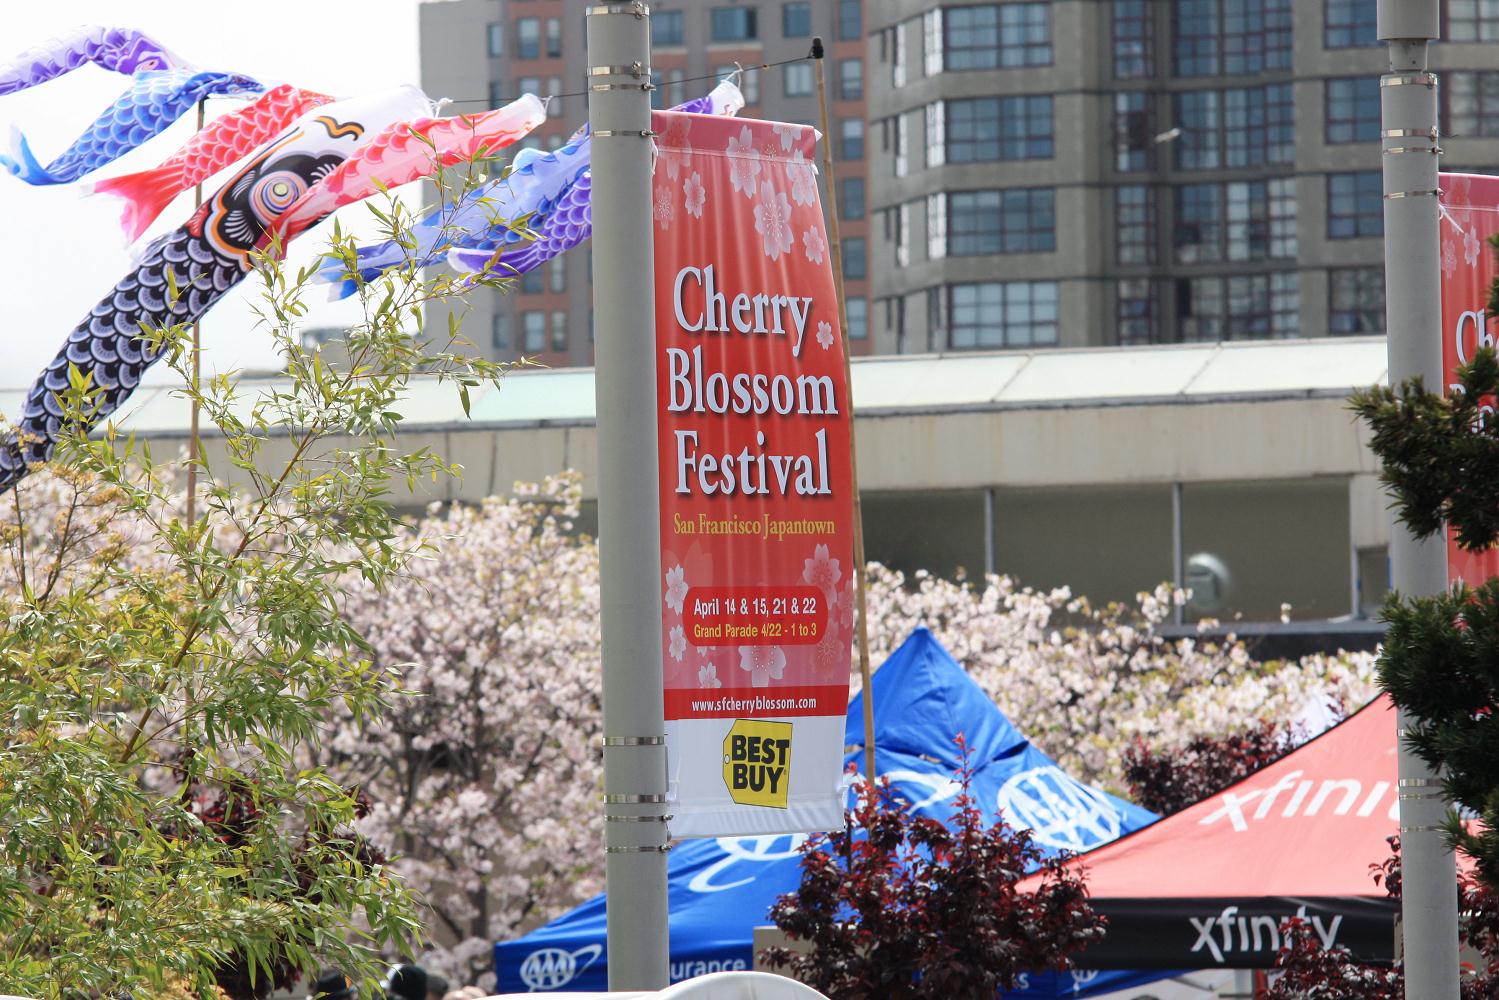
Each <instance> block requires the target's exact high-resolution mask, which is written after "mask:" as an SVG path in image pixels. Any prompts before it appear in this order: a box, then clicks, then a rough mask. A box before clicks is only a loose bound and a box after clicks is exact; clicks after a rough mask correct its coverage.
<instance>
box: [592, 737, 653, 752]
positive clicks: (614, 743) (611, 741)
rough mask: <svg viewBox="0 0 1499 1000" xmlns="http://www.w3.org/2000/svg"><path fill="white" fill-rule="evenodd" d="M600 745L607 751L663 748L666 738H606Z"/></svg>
mask: <svg viewBox="0 0 1499 1000" xmlns="http://www.w3.org/2000/svg"><path fill="white" fill-rule="evenodd" d="M599 745H600V746H602V747H603V748H604V749H605V750H612V749H614V748H615V747H661V746H665V745H666V737H665V736H605V737H604V738H603V739H602V740H600V742H599Z"/></svg>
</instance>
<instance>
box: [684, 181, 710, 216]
mask: <svg viewBox="0 0 1499 1000" xmlns="http://www.w3.org/2000/svg"><path fill="white" fill-rule="evenodd" d="M682 192H683V194H685V195H686V196H687V201H686V208H687V214H688V215H690V216H692V217H693V218H694V219H701V218H702V217H703V204H704V202H706V201H707V200H708V192H707V190H706V189H705V188H704V187H703V178H702V176H701V175H699V174H698V172H697V171H696V170H694V171H693V172H692V175H691V176H690V177H688V178H687V180H686V181H685V182H684V183H683V184H682Z"/></svg>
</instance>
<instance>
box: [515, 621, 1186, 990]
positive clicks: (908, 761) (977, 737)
mask: <svg viewBox="0 0 1499 1000" xmlns="http://www.w3.org/2000/svg"><path fill="white" fill-rule="evenodd" d="M873 687H874V705H875V734H876V744H875V749H876V755H877V756H876V767H877V769H878V770H879V772H880V774H881V775H882V776H884V777H888V778H889V779H890V783H891V785H892V787H893V788H894V789H895V790H896V792H897V794H899V795H901V796H902V797H903V798H905V799H907V800H908V801H909V802H910V803H911V805H912V808H913V809H914V810H915V811H916V812H917V813H919V814H921V815H925V816H930V817H932V818H934V819H938V820H941V821H943V822H947V821H949V820H950V819H951V811H952V809H951V804H950V801H949V800H951V799H952V797H953V796H954V795H956V794H957V792H958V785H957V782H956V781H955V780H954V771H955V770H956V768H957V766H958V764H959V752H958V747H957V745H956V744H955V743H954V738H955V737H956V736H957V735H958V734H959V733H961V734H963V736H964V739H965V741H966V742H967V745H968V748H969V751H970V765H971V766H972V767H974V769H975V771H974V777H973V782H972V788H971V791H972V794H973V796H974V798H975V799H976V800H977V801H978V803H979V804H980V805H981V806H982V807H983V808H985V809H986V810H989V811H991V812H992V811H993V810H995V809H999V810H1002V811H1003V812H1004V815H1005V818H1006V821H1007V822H1008V823H1010V824H1011V825H1012V826H1029V827H1030V828H1031V829H1032V830H1033V831H1034V833H1035V836H1036V840H1037V843H1038V844H1039V845H1040V846H1041V847H1043V848H1044V849H1045V850H1047V851H1048V852H1052V853H1054V852H1056V851H1060V850H1070V851H1084V850H1087V849H1088V848H1090V847H1096V846H1098V845H1099V844H1103V843H1107V842H1108V841H1111V840H1113V839H1114V838H1116V837H1118V836H1120V835H1121V834H1125V833H1129V832H1131V831H1133V830H1137V829H1139V828H1140V827H1143V826H1146V825H1147V824H1149V823H1151V822H1153V821H1154V820H1155V819H1156V816H1155V814H1153V813H1151V812H1148V811H1147V810H1145V809H1141V808H1140V807H1139V806H1135V805H1132V804H1130V803H1128V802H1124V801H1122V800H1121V799H1117V798H1115V797H1114V796H1112V795H1109V794H1107V793H1105V792H1102V791H1099V790H1098V789H1095V788H1091V787H1089V786H1087V785H1084V784H1082V783H1080V782H1078V781H1075V780H1073V779H1072V778H1070V777H1068V776H1067V775H1066V774H1064V773H1063V772H1062V771H1061V770H1060V769H1059V768H1058V767H1057V766H1056V763H1055V762H1054V761H1052V760H1051V758H1049V757H1047V756H1046V755H1045V754H1044V753H1042V752H1041V751H1040V750H1038V749H1036V748H1035V747H1034V746H1032V745H1031V744H1030V742H1029V741H1028V740H1027V739H1026V738H1025V737H1024V736H1022V735H1021V734H1020V733H1019V732H1018V731H1017V730H1016V729H1015V727H1014V726H1012V725H1011V724H1010V721H1009V720H1008V719H1006V718H1005V716H1004V714H1003V713H1001V712H1000V711H999V709H998V708H996V707H995V705H994V703H993V702H991V701H990V700H989V698H988V696H986V695H985V694H984V692H983V691H982V690H981V689H980V688H979V686H978V685H977V684H975V683H974V682H973V680H972V678H970V677H969V676H968V674H967V673H965V672H964V670H963V669H962V668H961V667H959V666H958V664H957V663H956V662H955V661H954V660H953V658H952V657H951V656H950V655H949V654H948V652H947V650H945V649H943V648H942V646H941V644H940V643H938V642H937V640H936V639H935V638H933V636H932V634H931V633H930V632H928V631H927V630H926V629H924V628H923V629H917V630H916V631H915V632H913V633H912V634H911V636H910V638H908V639H907V640H906V641H905V643H904V644H902V645H901V647H900V649H898V650H896V651H895V653H894V654H892V655H891V657H890V659H889V660H887V661H886V662H885V664H884V666H883V667H881V668H880V669H879V671H877V672H876V673H875V675H874V681H873ZM862 697H863V696H862V695H860V696H859V697H856V698H855V699H854V700H853V702H852V703H850V705H849V709H848V723H847V729H846V734H847V735H846V739H845V741H844V742H845V743H846V744H847V745H848V746H847V747H846V750H847V759H848V760H849V761H855V760H857V759H858V758H861V757H862V753H863V742H864V725H863V704H862ZM804 840H805V838H804V837H802V836H799V835H782V836H764V837H720V838H718V839H713V840H691V841H686V842H683V843H681V844H679V845H678V846H677V847H676V848H675V849H674V850H673V851H672V853H671V858H670V863H669V866H668V885H667V892H668V894H669V899H670V907H671V978H672V981H673V982H676V981H678V980H681V979H686V978H689V977H691V976H697V975H703V974H706V973H709V972H718V971H729V970H735V969H749V968H752V967H753V954H752V951H753V949H752V944H751V940H752V936H753V930H754V928H755V927H756V926H763V925H765V924H767V923H768V922H769V921H768V919H767V917H766V913H767V912H768V911H769V909H770V906H771V904H772V903H774V902H775V900H776V897H778V896H780V895H782V894H783V893H786V892H790V891H791V890H792V889H794V888H795V887H796V885H797V883H798V881H799V880H800V874H801V869H800V863H799V860H798V858H799V853H798V848H799V847H800V846H801V844H802V842H803V841H804ZM605 947H606V945H605V933H604V897H603V896H602V895H600V896H596V897H594V898H593V899H591V900H589V901H588V902H586V903H584V904H583V905H582V906H579V907H578V908H577V909H575V910H572V911H571V912H569V913H566V914H564V915H562V916H561V917H558V918H557V919H556V920H554V921H552V922H551V923H549V924H547V925H545V926H543V927H539V928H537V929H536V930H534V931H532V932H531V933H529V934H527V935H525V936H524V937H521V938H518V939H516V940H513V941H502V942H500V943H499V944H497V945H495V971H496V974H497V975H498V978H499V984H498V989H499V991H500V992H507V991H517V990H532V991H546V990H562V989H567V990H603V989H606V988H607V975H606V972H607V960H608V956H607V954H606V952H605ZM1166 975H1170V973H1162V972H1159V971H1157V972H1140V973H1136V972H1121V971H1110V972H1079V973H1062V974H1055V973H1045V974H1040V975H1032V976H1028V977H1026V982H1025V983H1023V984H1022V985H1023V986H1024V987H1025V988H1024V989H1021V990H1018V991H1015V992H1012V993H1010V994H1007V996H1012V997H1015V998H1017V1000H1020V998H1026V1000H1036V998H1044V997H1089V996H1096V995H1098V994H1101V993H1107V992H1110V991H1113V990H1119V989H1125V988H1128V987H1130V986H1133V985H1136V984H1138V983H1142V982H1149V981H1151V980H1153V979H1159V978H1162V977H1163V976H1166Z"/></svg>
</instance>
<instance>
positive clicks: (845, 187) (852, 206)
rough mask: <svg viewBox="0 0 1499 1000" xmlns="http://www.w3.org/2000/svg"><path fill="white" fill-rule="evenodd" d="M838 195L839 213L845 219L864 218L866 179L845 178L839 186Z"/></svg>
mask: <svg viewBox="0 0 1499 1000" xmlns="http://www.w3.org/2000/svg"><path fill="white" fill-rule="evenodd" d="M838 193H839V195H840V197H839V199H838V212H839V214H840V215H842V216H843V218H845V219H862V218H864V178H862V177H845V178H844V179H843V180H842V181H841V182H840V183H839V185H838Z"/></svg>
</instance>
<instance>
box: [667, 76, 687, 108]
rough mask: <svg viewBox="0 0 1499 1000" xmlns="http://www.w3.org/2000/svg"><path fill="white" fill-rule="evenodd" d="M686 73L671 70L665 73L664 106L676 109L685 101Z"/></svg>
mask: <svg viewBox="0 0 1499 1000" xmlns="http://www.w3.org/2000/svg"><path fill="white" fill-rule="evenodd" d="M686 79H687V73H686V71H685V70H680V69H673V70H668V71H667V73H666V105H667V107H672V108H674V107H676V106H677V105H679V104H682V103H683V102H685V101H686V100H687V84H686Z"/></svg>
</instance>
